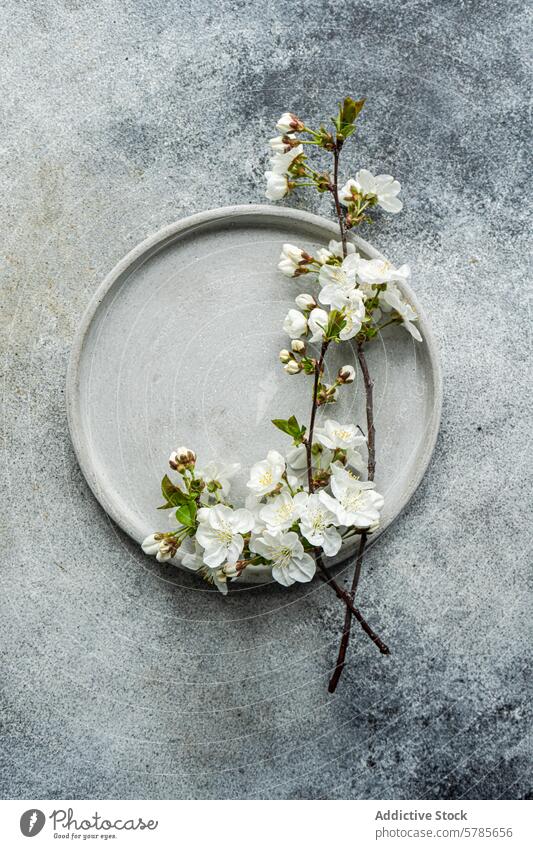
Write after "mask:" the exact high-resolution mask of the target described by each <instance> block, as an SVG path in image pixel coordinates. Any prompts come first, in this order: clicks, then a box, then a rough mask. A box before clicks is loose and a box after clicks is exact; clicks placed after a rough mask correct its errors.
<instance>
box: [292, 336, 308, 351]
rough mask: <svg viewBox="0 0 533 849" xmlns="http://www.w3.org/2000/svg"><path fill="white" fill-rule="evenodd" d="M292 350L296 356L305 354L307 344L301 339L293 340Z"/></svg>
mask: <svg viewBox="0 0 533 849" xmlns="http://www.w3.org/2000/svg"><path fill="white" fill-rule="evenodd" d="M291 348H292V350H293V351H294V353H295V354H303V353H305V342H303V341H302V340H301V339H293V340H292V342H291Z"/></svg>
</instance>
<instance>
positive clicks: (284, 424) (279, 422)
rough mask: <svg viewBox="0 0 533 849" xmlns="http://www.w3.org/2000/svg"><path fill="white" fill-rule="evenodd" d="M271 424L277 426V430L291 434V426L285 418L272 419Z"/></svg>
mask: <svg viewBox="0 0 533 849" xmlns="http://www.w3.org/2000/svg"><path fill="white" fill-rule="evenodd" d="M272 424H273V425H274V427H277V428H278V430H282V431H283V433H288V434H289V436H291V428H290V425H289V422H288V421H287V419H272Z"/></svg>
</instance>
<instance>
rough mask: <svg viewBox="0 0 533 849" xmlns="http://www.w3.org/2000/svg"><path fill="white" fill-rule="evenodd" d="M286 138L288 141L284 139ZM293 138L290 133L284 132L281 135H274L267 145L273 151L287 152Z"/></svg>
mask: <svg viewBox="0 0 533 849" xmlns="http://www.w3.org/2000/svg"><path fill="white" fill-rule="evenodd" d="M286 139H288V140H289V141H286ZM294 139H295V136H294V135H292V134H291V133H284V134H283V135H282V136H276V137H275V138H273V139H270V140H269V142H268V143H269V145H270V147H271V148H272V150H273V151H274V153H287V151H289V150H290V149H291V147H292V145H291V144H290V142H291V141H293V140H294Z"/></svg>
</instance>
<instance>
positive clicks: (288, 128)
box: [276, 112, 305, 135]
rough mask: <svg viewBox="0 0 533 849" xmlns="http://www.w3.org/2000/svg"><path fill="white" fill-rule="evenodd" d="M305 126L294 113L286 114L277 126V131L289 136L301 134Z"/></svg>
mask: <svg viewBox="0 0 533 849" xmlns="http://www.w3.org/2000/svg"><path fill="white" fill-rule="evenodd" d="M304 126H305V125H304V123H303V122H302V121H300V119H299V118H298V116H297V115H295V114H294V113H293V112H284V113H283V115H282V116H281V118H280V119H279V121H278V122H277V124H276V130H278V132H280V133H282V134H283V135H287V133H293V132H300V131H301V130H303V129H304Z"/></svg>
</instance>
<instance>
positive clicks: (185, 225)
mask: <svg viewBox="0 0 533 849" xmlns="http://www.w3.org/2000/svg"><path fill="white" fill-rule="evenodd" d="M247 216H249V217H250V218H252V217H258V216H259V217H265V218H270V219H271V220H272V219H278V220H283V219H284V220H287V219H288V220H292V221H296V222H297V223H300V224H307V225H310V226H311V227H319V228H321V229H322V230H326V231H328V230H329V232H330V234H331V238H335V237H337V240H338V231H337V225H336V224H335V223H334V222H332V221H330V220H328V219H327V218H323V217H322V216H320V215H315V214H314V213H311V212H306V211H305V210H300V209H295V208H293V207H276V206H271V205H269V204H236V205H232V206H224V207H218V208H215V209H209V210H205V211H203V212H197V213H194V214H193V215H189V216H186V217H185V218H180V219H178V220H177V221H174V222H173V223H172V224H168V225H166V226H164V227H162V228H160V229H159V230H157V231H155V232H154V233H152V234H151V235H149V236H148V237H147V238H145V239H143V240H142V241H141V242H140V243H139V244H138V245H136V246H135V247H134V248H132V249H131V250H130V251H128V253H127V254H125V256H124V257H122V259H120V260H119V261H118V262H117V263H116V264H115V265H114V267H113V268H112V269H111V271H109V272H108V273H107V274H106V276H105V277H104V279H103V280H102V282H101V283H100V285H99V286H98V287H97V289H96V291H95V292H94V293H93V295H92V296H91V298H90V300H89V302H88V304H87V306H86V308H85V311H84V313H83V315H82V318H81V321H80V323H79V325H78V328H77V330H76V333H75V335H74V338H73V342H72V346H71V350H70V356H69V361H68V366H67V373H66V396H65V399H66V412H67V423H68V429H69V434H70V439H71V442H72V446H73V448H74V453H75V455H76V460H77V462H78V465H79V467H80V469H81V471H82V474H83V476H84V478H85V480H86V482H87V484H88V486H89V488H90V490H91V492H92V493H93V495H94V497H95V498H96V500H97V501H98V503H99V504H100V506H101V507H102V508H103V510H104V511H105V512H106V513H107V515H108V516H109V517H110V518H111V519H112V520H113V521H114V522H115V523H116V524H117V525H118V526H119V527H120V528H121V529H122V530H123V531H124V532H125V533H126V534H127V535H128V536H129V537H130V538H131V539H133V540H135V541H136V542H137V543H141V542H142V540H141V539H140V538H139V535H138V533H137V530H136V527H135V522H134V521H133V520H130V518H129V516H128V512H127V509H126V511H124V510H123V511H121V510H120V509H118V507H117V506H116V505H115V503H114V502H113V500H111V499H108V498H107V494H106V490H105V488H104V487H103V486H102V483H101V481H100V480H99V479H98V476H97V475H96V472H95V468H96V464H95V463H94V461H93V462H91V452H90V446H89V444H88V442H87V439H86V434H85V429H84V426H83V422H82V416H81V413H80V409H79V386H80V381H79V366H80V360H81V356H82V352H83V345H84V341H85V337H86V335H87V333H88V330H89V328H90V326H91V323H92V321H93V319H94V318H95V315H96V313H97V311H98V308H99V306H100V304H101V303H102V301H103V300H104V298H105V297H106V295H107V293H108V292H109V291H110V290H111V289H112V287H113V286H114V285H115V283H116V282H117V281H118V280H119V279H120V278H121V276H122V275H123V274H124V273H125V272H126V271H128V269H130V268H131V267H132V266H133V265H134V264H135V263H138V262H139V260H141V259H144V261H147V260H148V259H149V258H150V256H151V255H153V254H155V253H157V252H159V250H161V249H163V248H164V247H165V246H166V244H169V243H172V242H173V241H174V240H175V239H176V237H178V236H179V235H182V234H184V233H186V232H187V231H188V230H191V229H193V228H196V227H198V226H199V225H203V224H207V223H213V222H216V221H220V220H223V219H228V218H242V217H247ZM348 238H349V241H351V242H352V243H353V244H355V245H356V247H358V248H360V249H361V251H363V252H364V253H365V254H366V255H367V256H369V257H370V258H371V259H376V258H377V259H385V257H384V255H383V254H382V253H381V252H380V251H378V250H377V249H376V248H375V247H374V246H373V245H372V244H371V243H370V242H367V241H366V239H363V238H362V237H361V236H359V235H358V234H356V233H354V234H352V233H349V234H348ZM400 288H401V289H402V290H403V291H404V293H405V294H406V296H407V298H408V299H409V301H410V302H411V303H412V304H413V306H414V308H415V310H416V312H417V314H418V316H419V320H420V325H421V327H422V328H423V335H424V342H425V344H426V346H427V351H428V355H429V360H430V365H431V373H432V378H433V381H432V383H433V385H432V389H433V398H434V403H433V408H432V412H431V419H430V425H431V426H430V428H428V433H427V436H426V439H425V441H424V446H423V451H422V452H421V454H420V456H419V459H418V462H417V464H416V466H415V472H416V473H415V474H414V475H413V477H412V478H411V479H410V480H409V483H408V485H406V486H405V488H404V491H403V494H402V497H401V498H400V500H399V507H398V510H397V511H396V514H395V515H394V516H393V517H392V518H390V519H389V520H388V521H387V522H386V523H385V524H384V525H383V526H381V527H380V528H379V529H378V531H376V533H375V534H373V535H372V541H375V540H376V539H377V538H378V537H381V535H382V534H383V533H385V531H386V530H388V528H390V526H391V525H392V524H393V523H394V522H395V521H396V520H397V519H398V517H399V516H400V515H401V514H402V513H403V511H404V510H405V508H406V506H407V505H408V503H409V502H410V500H411V498H412V497H413V495H414V494H415V492H416V490H417V489H418V487H419V486H420V484H421V483H422V481H423V479H424V476H425V474H426V472H427V469H428V467H429V464H430V462H431V458H432V456H433V453H434V450H435V445H436V442H437V437H438V433H439V428H440V422H441V416H442V403H443V378H442V369H441V364H440V358H439V350H438V344H437V340H436V337H435V334H434V332H433V329H432V327H431V324H430V322H429V320H428V318H427V315H426V313H425V311H424V309H423V308H422V307H421V306H420V303H419V301H418V298H417V297H416V294H415V293H414V291H413V290H412V288H411V286H410V285H409V284H408V283H403V282H402V283H401V285H400ZM84 436H85V439H84ZM124 506H126V505H124ZM344 555H345V556H344V558H342V559H338V560H337V561H336V563H335V566H336V567H337V566H338V565H340V564H341V563H342V562H344V560H346V559H347V558H348V557H350V556H351V550H350V546H349V545H348V546H346V551H345V552H344ZM175 565H180V568H184V567H181V564H179V563H176V564H175ZM267 574H268V569H267V568H266V567H260V568H259V569H258V570H257V572H255V570H254V575H249V576H248V581H247V583H254V582H257V581H258V580H260V581H262V580H263V578H265V577H266V575H267ZM243 578H244V576H243ZM239 583H241V581H240V582H239ZM242 583H245V581H244V580H242Z"/></svg>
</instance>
